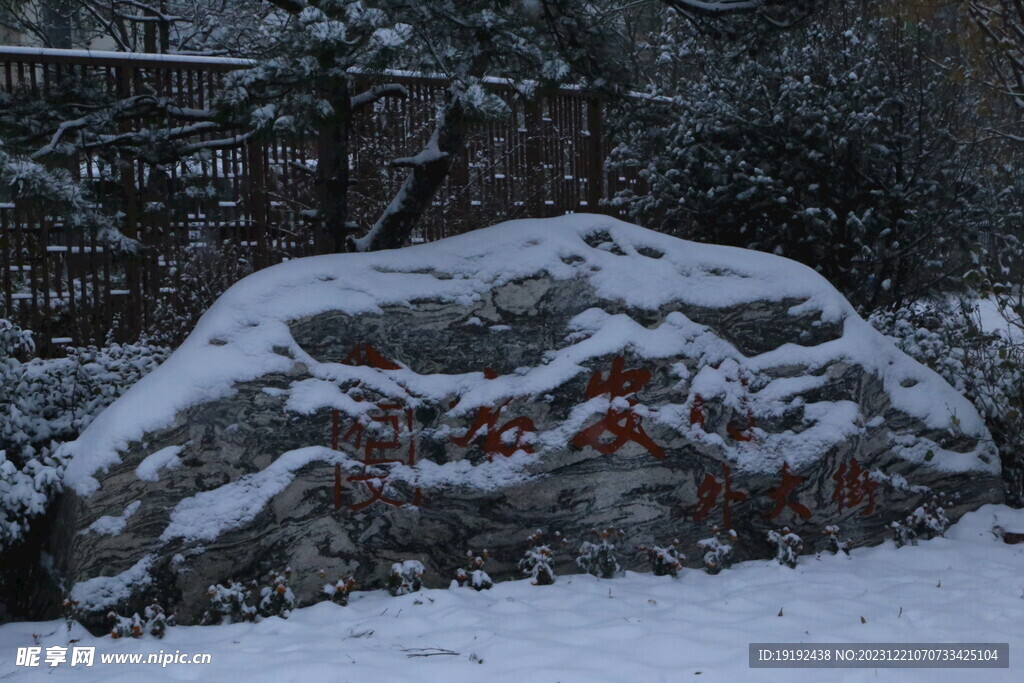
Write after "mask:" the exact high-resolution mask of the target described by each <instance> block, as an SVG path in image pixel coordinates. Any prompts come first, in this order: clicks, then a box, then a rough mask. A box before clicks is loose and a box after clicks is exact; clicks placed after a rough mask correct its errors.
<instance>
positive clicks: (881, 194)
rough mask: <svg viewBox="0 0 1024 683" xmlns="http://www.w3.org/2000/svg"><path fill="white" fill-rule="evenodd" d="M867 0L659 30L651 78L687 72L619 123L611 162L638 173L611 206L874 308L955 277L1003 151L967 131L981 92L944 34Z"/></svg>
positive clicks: (1000, 183)
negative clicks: (746, 33) (797, 14)
mask: <svg viewBox="0 0 1024 683" xmlns="http://www.w3.org/2000/svg"><path fill="white" fill-rule="evenodd" d="M867 4H870V3H867ZM865 6H866V4H862V3H845V7H844V9H843V10H842V11H831V10H830V11H822V12H817V13H815V14H813V15H811V17H810V18H808V19H807V20H806V21H804V22H802V24H801V25H800V26H796V27H793V29H792V30H788V31H782V32H778V33H774V34H770V35H764V36H763V37H762V39H760V40H736V39H735V38H734V34H733V33H732V32H731V31H725V32H723V33H721V34H719V35H718V36H715V37H709V36H707V35H704V34H698V35H693V34H689V37H688V39H686V38H684V39H680V38H679V36H680V35H683V36H686V35H687V33H686V31H685V30H680V31H677V32H676V33H675V34H674V35H669V34H667V33H666V34H664V35H662V36H659V37H658V39H659V40H663V41H664V42H665V45H664V47H663V50H664V52H663V54H662V56H661V59H659V60H658V64H656V65H655V66H654V67H653V71H655V73H654V74H652V75H651V78H650V82H652V83H655V82H656V81H657V79H658V77H659V76H660V75H661V74H658V73H657V72H658V71H661V72H671V73H676V74H682V75H681V76H679V77H678V78H677V80H676V82H674V83H671V84H665V85H662V86H661V88H662V89H655V90H653V91H652V92H651V94H652V95H657V96H658V97H652V98H643V99H638V100H636V102H633V101H629V102H627V103H625V104H624V105H623V111H622V116H621V119H620V120H619V121H617V122H615V123H613V125H614V126H615V127H619V128H621V129H622V131H621V132H620V133H619V134H618V135H617V138H618V141H619V142H620V144H619V146H618V148H617V149H616V150H615V157H616V158H617V159H618V161H619V162H620V163H621V164H622V165H623V166H626V167H634V168H635V167H639V169H640V176H641V180H642V181H643V182H641V183H640V184H638V185H635V186H632V189H630V190H627V191H623V192H622V193H620V195H619V197H618V198H617V199H616V200H615V202H614V203H616V204H617V205H618V206H621V207H623V208H625V209H626V210H627V211H628V212H629V215H630V216H631V217H633V218H634V219H636V220H637V222H639V223H641V224H644V225H647V226H648V227H654V228H657V229H659V230H663V231H665V232H671V233H673V234H676V235H678V236H680V237H686V238H689V239H696V240H701V241H708V242H714V243H717V244H729V245H734V246H740V247H746V248H752V249H758V250H761V251H766V252H771V253H777V254H781V255H783V256H786V257H789V258H793V259H795V260H797V261H800V262H802V263H805V264H807V265H809V266H811V267H813V268H816V269H817V270H818V271H819V272H821V273H822V274H823V275H825V276H826V277H827V278H828V279H829V280H830V281H831V282H832V283H833V284H834V285H835V286H836V287H837V288H839V289H840V291H842V292H843V293H844V294H846V295H847V296H848V297H849V298H850V299H851V300H852V301H854V303H855V304H857V305H861V306H864V307H866V308H868V309H872V308H874V307H876V306H880V305H885V304H888V303H891V302H893V301H901V300H906V299H907V298H917V297H918V296H920V295H921V293H922V291H923V290H925V289H929V288H932V287H934V286H935V284H936V283H937V282H947V283H950V282H956V281H957V280H958V279H959V277H960V276H961V275H962V274H963V273H964V272H965V271H966V270H968V269H970V267H971V264H972V258H973V252H974V251H975V249H976V247H977V245H978V240H977V233H978V232H979V231H982V230H987V229H989V227H990V225H991V223H992V221H993V220H994V218H993V214H996V213H997V212H998V209H997V208H996V206H995V204H994V203H993V202H992V197H993V195H996V194H998V193H999V192H1001V191H1002V189H1003V188H1004V187H1005V186H1006V183H1007V181H1006V179H1005V178H1003V177H1002V174H1001V173H995V174H993V173H991V172H990V171H991V169H990V167H991V166H992V163H991V160H992V159H993V158H995V157H998V156H1001V155H1002V154H1003V152H1002V151H1001V150H1003V149H1004V148H1005V147H1006V145H1005V143H1004V142H1003V141H1000V140H996V139H995V138H994V137H989V138H984V139H982V138H979V136H977V134H976V131H977V130H978V128H979V125H981V124H982V123H983V122H982V121H979V116H980V112H982V111H983V107H982V106H981V105H980V98H981V94H980V93H979V91H978V90H977V89H975V88H974V87H973V81H972V80H971V79H964V78H959V77H952V74H954V73H959V72H958V70H957V69H956V68H955V67H954V66H953V65H954V64H955V63H956V59H957V55H956V53H955V52H954V51H953V49H952V48H951V43H950V41H949V40H948V39H947V36H946V35H943V33H942V31H941V30H937V28H936V27H935V26H934V25H929V24H928V22H925V21H913V20H911V21H908V22H907V23H908V24H909V25H910V28H909V29H908V28H906V27H904V26H903V25H902V24H903V22H905V21H907V19H906V18H904V17H899V18H895V17H879V16H877V14H876V15H875V16H872V14H873V13H872V12H871V10H865V9H862V7H865ZM652 47H653V48H654V49H658V48H659V47H660V46H658V45H654V46H652ZM646 80H647V74H645V81H646ZM659 110H660V113H658V112H659ZM908 112H915V115H913V116H910V115H908ZM966 140H969V142H966ZM905 169H913V171H912V172H910V171H906V172H905V171H904V170H905ZM1017 196H1018V197H1019V196H1020V195H1017Z"/></svg>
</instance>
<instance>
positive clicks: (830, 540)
mask: <svg viewBox="0 0 1024 683" xmlns="http://www.w3.org/2000/svg"><path fill="white" fill-rule="evenodd" d="M823 533H824V534H825V547H826V548H827V549H828V550H829V551H831V553H832V554H833V555H837V554H839V553H840V552H842V553H844V554H846V555H849V554H850V548H852V547H853V542H852V541H850V539H846V540H845V541H844V540H842V539H840V538H839V527H838V526H836V525H835V524H829V525H828V526H827V527H825V529H824V532H823Z"/></svg>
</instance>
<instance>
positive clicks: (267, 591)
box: [258, 567, 295, 619]
mask: <svg viewBox="0 0 1024 683" xmlns="http://www.w3.org/2000/svg"><path fill="white" fill-rule="evenodd" d="M291 575H292V568H291V567H286V568H285V570H284V571H283V572H273V573H271V574H270V575H269V576H268V577H267V585H264V586H262V587H261V588H260V603H259V608H258V613H259V616H260V617H261V618H266V617H281V618H282V619H287V618H288V615H289V614H290V613H291V611H292V609H293V608H294V607H295V594H294V593H292V589H291V587H289V585H288V580H289V578H291Z"/></svg>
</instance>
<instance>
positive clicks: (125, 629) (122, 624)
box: [107, 603, 174, 639]
mask: <svg viewBox="0 0 1024 683" xmlns="http://www.w3.org/2000/svg"><path fill="white" fill-rule="evenodd" d="M143 614H144V615H145V616H144V617H140V616H139V613H138V612H136V613H135V614H133V615H132V616H130V617H124V616H121V615H120V614H118V613H117V612H114V611H111V612H110V613H109V614H107V618H108V619H110V621H111V627H110V637H111V638H114V639H117V638H141V637H142V636H144V635H145V634H147V633H148V634H149V635H151V636H153V637H155V638H163V637H164V634H165V633H167V627H168V626H171V625H173V623H174V617H170V618H168V617H167V615H166V614H165V613H164V608H163V607H161V606H160V605H158V604H156V603H154V604H152V605H150V606H149V607H147V608H146V609H145V612H143Z"/></svg>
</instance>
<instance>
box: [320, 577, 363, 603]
mask: <svg viewBox="0 0 1024 683" xmlns="http://www.w3.org/2000/svg"><path fill="white" fill-rule="evenodd" d="M324 576H325V572H323V571H321V572H320V577H321V578H323V577H324ZM355 587H356V580H355V579H353V578H352V577H351V576H346V577H343V578H340V579H338V580H337V581H336V582H335V583H327V584H324V595H327V596H328V597H329V598H330V599H331V602H333V603H335V604H336V605H341V606H342V607H344V606H345V605H347V604H348V596H349V595H350V594H351V593H352V591H353V590H354V589H355Z"/></svg>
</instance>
